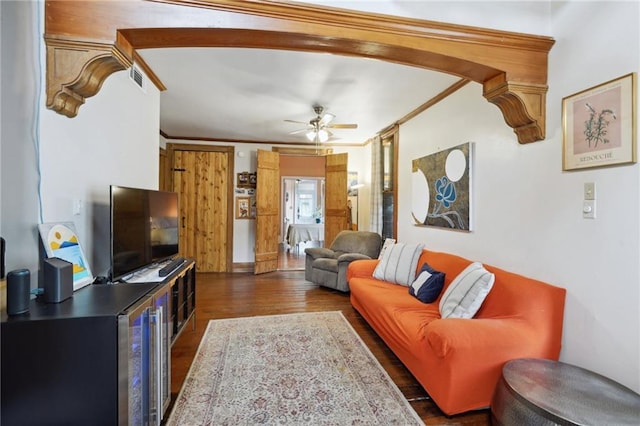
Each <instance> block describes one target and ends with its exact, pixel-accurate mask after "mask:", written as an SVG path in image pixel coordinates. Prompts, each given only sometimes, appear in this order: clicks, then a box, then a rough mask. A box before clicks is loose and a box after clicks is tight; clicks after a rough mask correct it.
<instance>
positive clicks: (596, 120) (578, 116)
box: [562, 73, 636, 170]
mask: <svg viewBox="0 0 640 426" xmlns="http://www.w3.org/2000/svg"><path fill="white" fill-rule="evenodd" d="M635 110H636V74H635V73H632V74H627V75H625V76H622V77H620V78H617V79H614V80H611V81H608V82H606V83H602V84H600V85H598V86H595V87H592V88H590V89H586V90H583V91H581V92H578V93H574V94H573V95H570V96H567V97H565V98H564V99H562V149H563V156H562V157H563V158H562V169H563V170H579V169H586V168H591V167H602V166H611V165H617V164H628V163H635V162H636V132H635V128H636V123H635V120H636V112H635Z"/></svg>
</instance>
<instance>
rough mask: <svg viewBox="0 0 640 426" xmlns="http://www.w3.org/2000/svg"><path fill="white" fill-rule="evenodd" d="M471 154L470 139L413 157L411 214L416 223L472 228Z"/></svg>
mask: <svg viewBox="0 0 640 426" xmlns="http://www.w3.org/2000/svg"><path fill="white" fill-rule="evenodd" d="M472 153H473V144H472V143H471V142H469V143H466V144H463V145H459V146H456V147H453V148H450V149H447V150H444V151H440V152H437V153H435V154H431V155H427V156H426V157H421V158H418V159H415V160H413V164H412V188H411V189H412V208H411V214H412V217H413V220H414V223H415V225H418V226H437V227H441V228H447V229H457V230H463V231H470V230H471V186H470V183H471V176H470V175H471V158H472Z"/></svg>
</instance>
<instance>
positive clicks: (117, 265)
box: [110, 185, 179, 282]
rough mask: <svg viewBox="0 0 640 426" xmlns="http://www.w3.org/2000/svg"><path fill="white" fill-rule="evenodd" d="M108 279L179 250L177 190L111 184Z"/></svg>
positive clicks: (146, 265)
mask: <svg viewBox="0 0 640 426" xmlns="http://www.w3.org/2000/svg"><path fill="white" fill-rule="evenodd" d="M110 192H111V238H110V240H111V281H112V282H116V281H119V280H121V279H122V278H124V277H126V276H127V275H130V274H132V273H133V272H135V271H137V270H140V269H142V268H145V267H148V266H150V265H152V264H154V263H160V262H162V261H163V260H166V259H168V258H171V257H174V256H176V255H177V254H178V251H179V247H178V242H179V233H178V230H179V228H178V194H177V193H175V192H167V191H155V190H150V189H139V188H127V187H124V186H116V185H111V188H110Z"/></svg>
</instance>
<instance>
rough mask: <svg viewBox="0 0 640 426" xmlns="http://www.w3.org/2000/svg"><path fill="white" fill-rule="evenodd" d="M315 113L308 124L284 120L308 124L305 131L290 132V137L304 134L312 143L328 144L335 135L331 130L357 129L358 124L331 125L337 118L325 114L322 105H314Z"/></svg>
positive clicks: (290, 121) (292, 121)
mask: <svg viewBox="0 0 640 426" xmlns="http://www.w3.org/2000/svg"><path fill="white" fill-rule="evenodd" d="M313 112H315V113H316V116H315V117H314V118H312V119H311V120H310V121H309V122H308V123H305V122H304V121H296V120H284V121H286V122H289V123H298V124H306V125H307V127H305V128H304V129H299V130H294V131H293V132H289V134H290V135H295V134H298V133H304V134H305V135H306V137H307V139H309V141H311V142H316V143H318V142H326V141H328V140H329V138H331V137H332V136H333V133H331V131H330V130H329V129H357V128H358V125H357V124H353V123H351V124H345V123H331V122H332V121H333V119H334V118H335V117H336V116H335V115H334V114H331V113H329V112H325V110H324V107H323V106H322V105H314V106H313Z"/></svg>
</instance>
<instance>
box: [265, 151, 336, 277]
mask: <svg viewBox="0 0 640 426" xmlns="http://www.w3.org/2000/svg"><path fill="white" fill-rule="evenodd" d="M345 184H346V183H345ZM279 227H280V154H278V153H277V152H272V151H264V150H260V149H259V150H258V175H257V184H256V249H255V256H256V259H255V269H254V273H255V274H264V273H265V272H271V271H275V270H276V269H278V232H279V229H280V228H279Z"/></svg>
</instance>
